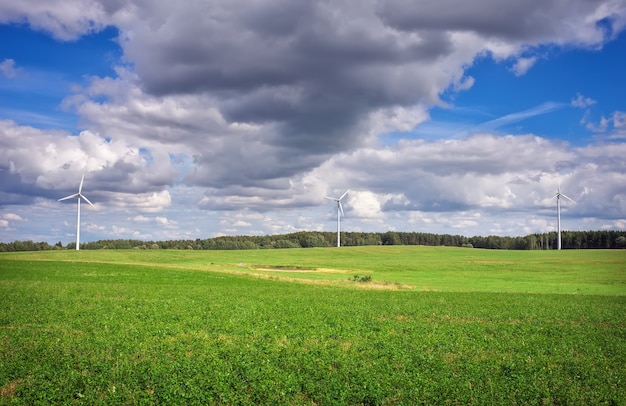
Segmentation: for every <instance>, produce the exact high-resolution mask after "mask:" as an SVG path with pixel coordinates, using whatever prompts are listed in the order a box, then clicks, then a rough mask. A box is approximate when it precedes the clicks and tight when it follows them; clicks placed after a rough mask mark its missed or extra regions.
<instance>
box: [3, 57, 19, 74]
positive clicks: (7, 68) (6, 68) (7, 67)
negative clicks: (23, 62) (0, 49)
mask: <svg viewBox="0 0 626 406" xmlns="http://www.w3.org/2000/svg"><path fill="white" fill-rule="evenodd" d="M0 73H2V75H3V76H4V77H6V78H9V79H11V78H14V77H16V76H17V73H18V69H17V68H16V67H15V61H14V60H13V59H5V60H4V61H2V62H0Z"/></svg>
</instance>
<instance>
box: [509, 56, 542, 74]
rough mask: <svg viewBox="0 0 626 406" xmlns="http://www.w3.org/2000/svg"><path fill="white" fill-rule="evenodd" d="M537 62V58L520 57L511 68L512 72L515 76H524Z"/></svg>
mask: <svg viewBox="0 0 626 406" xmlns="http://www.w3.org/2000/svg"><path fill="white" fill-rule="evenodd" d="M536 62H537V57H536V56H531V57H519V58H517V60H516V61H515V63H514V64H513V66H512V67H511V71H512V72H513V74H515V76H523V75H525V74H526V72H528V71H529V70H530V68H532V66H533V65H534V64H535V63H536Z"/></svg>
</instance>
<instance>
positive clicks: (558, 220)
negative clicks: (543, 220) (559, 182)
mask: <svg viewBox="0 0 626 406" xmlns="http://www.w3.org/2000/svg"><path fill="white" fill-rule="evenodd" d="M561 197H564V198H566V199H567V200H569V201H570V202H572V203H576V202H575V201H573V200H572V199H570V198H569V197H567V196H565V195H564V194H563V193H561V186H559V188H558V189H557V192H556V195H554V197H553V199H554V198H556V229H557V243H556V244H557V248H556V249H557V250H560V249H561Z"/></svg>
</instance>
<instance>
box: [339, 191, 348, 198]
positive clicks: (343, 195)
mask: <svg viewBox="0 0 626 406" xmlns="http://www.w3.org/2000/svg"><path fill="white" fill-rule="evenodd" d="M349 191H350V190H346V192H345V193H344V194H342V195H341V197H340V198H339V200H341V199H343V198H344V197H346V195H347V194H348V192H349Z"/></svg>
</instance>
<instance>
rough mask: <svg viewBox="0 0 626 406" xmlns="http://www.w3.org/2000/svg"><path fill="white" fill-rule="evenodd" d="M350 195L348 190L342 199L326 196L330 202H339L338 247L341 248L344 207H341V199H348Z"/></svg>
mask: <svg viewBox="0 0 626 406" xmlns="http://www.w3.org/2000/svg"><path fill="white" fill-rule="evenodd" d="M347 194H348V190H346V192H345V193H344V194H342V195H341V197H340V198H338V199H337V198H335V197H329V196H326V199H329V200H334V201H335V202H337V246H338V247H339V246H341V236H340V232H341V216H342V215H343V207H341V199H343V198H344V197H346V195H347Z"/></svg>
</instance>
